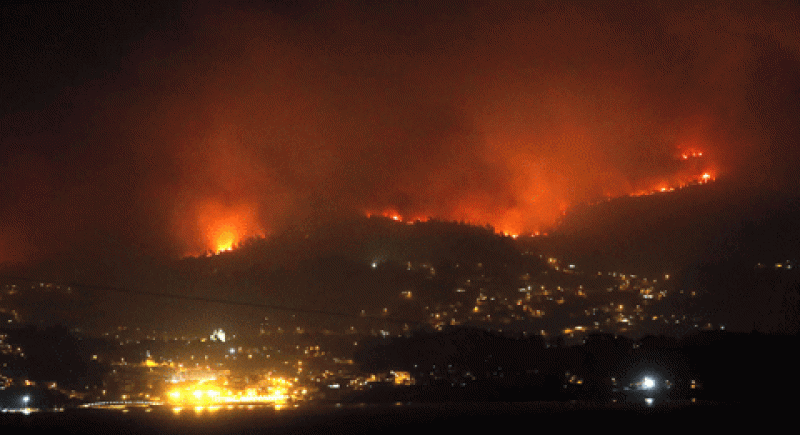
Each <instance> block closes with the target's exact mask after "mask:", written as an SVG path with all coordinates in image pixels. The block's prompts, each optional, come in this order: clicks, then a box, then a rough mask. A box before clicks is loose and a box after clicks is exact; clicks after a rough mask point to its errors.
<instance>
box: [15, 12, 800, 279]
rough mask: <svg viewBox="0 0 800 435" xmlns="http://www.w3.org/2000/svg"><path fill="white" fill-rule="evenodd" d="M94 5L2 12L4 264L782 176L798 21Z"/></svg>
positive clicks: (518, 220)
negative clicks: (356, 220) (354, 218)
mask: <svg viewBox="0 0 800 435" xmlns="http://www.w3.org/2000/svg"><path fill="white" fill-rule="evenodd" d="M115 3H116V2H106V3H104V4H102V5H98V4H94V2H93V3H90V4H85V5H74V4H72V2H65V3H60V4H50V3H39V4H33V5H27V4H23V3H15V4H12V5H4V6H2V7H0V8H1V9H0V16H1V18H2V25H0V32H2V33H1V34H0V58H2V59H3V61H2V63H3V67H2V68H0V100H2V105H0V132H1V135H0V141H2V147H0V150H2V155H0V172H1V173H2V174H1V175H0V214H1V215H2V219H1V220H0V263H3V264H11V265H20V264H22V265H25V264H34V263H37V262H42V261H44V260H46V259H50V258H64V257H69V258H73V257H86V258H99V257H102V256H103V255H104V254H103V253H104V252H105V251H104V250H107V249H109V248H108V247H109V246H125V247H130V249H132V250H137V251H139V252H144V253H147V254H148V255H153V256H163V257H167V258H179V257H181V256H185V255H195V254H199V253H202V252H204V251H206V250H216V249H219V248H222V247H225V245H226V244H227V245H230V244H231V243H236V242H237V241H240V240H241V239H243V238H245V237H248V236H252V235H263V236H269V235H271V234H276V233H279V232H280V231H282V230H284V229H286V228H290V227H292V226H296V225H299V223H303V222H315V221H319V220H324V219H326V218H328V217H336V216H344V215H348V214H359V215H363V214H367V213H380V214H398V215H401V216H403V217H404V219H413V218H416V217H436V218H441V219H448V220H460V221H461V220H463V221H468V222H473V223H478V224H490V225H493V226H494V227H495V228H497V229H498V230H499V231H503V232H509V233H514V234H517V233H532V232H535V231H549V230H552V229H553V227H554V225H555V224H556V222H557V220H558V219H559V217H560V216H561V215H562V212H563V211H565V210H567V209H568V208H569V207H571V206H573V205H575V204H578V203H581V202H586V201H594V200H597V199H602V198H608V197H619V196H624V195H630V194H635V193H637V192H644V191H651V190H656V189H659V188H661V187H664V186H678V185H681V184H685V183H688V182H690V181H692V180H697V179H698V177H700V176H702V174H710V175H711V176H713V178H714V179H715V180H716V182H717V183H724V184H725V186H728V187H726V189H725V190H724V191H725V192H726V193H725V194H726V195H729V196H735V195H741V196H742V198H745V197H757V196H759V195H761V194H762V193H763V192H769V194H770V195H778V196H779V197H780V196H781V195H785V196H786V197H792V196H793V195H796V192H795V187H796V186H797V184H798V182H799V181H800V180H799V178H800V177H798V171H797V170H796V163H797V162H798V161H800V151H798V150H799V149H800V147H798V146H797V140H798V138H799V137H800V122H798V118H799V117H800V32H799V29H800V24H798V23H800V8H798V6H797V4H796V3H794V2H758V3H755V2H697V3H675V2H630V3H628V2H607V1H601V2H533V1H531V2H519V3H515V2H485V3H482V2H467V3H466V4H465V3H463V2H445V3H446V4H445V5H440V3H442V2H338V1H332V2H331V1H324V2H323V1H320V2H301V1H297V2H289V1H287V2H266V3H264V4H263V5H261V6H229V5H226V6H222V5H219V4H215V3H208V2H186V3H181V4H170V5H158V6H152V5H151V6H148V5H139V4H137V5H131V6H114V4H115ZM156 3H161V2H156ZM433 3H435V5H434V4H433ZM687 153H688V154H689V156H688V157H683V156H684V154H687ZM700 153H702V155H700ZM692 154H694V155H692ZM762 211H763V213H765V214H766V215H768V214H770V213H772V210H770V209H767V210H762Z"/></svg>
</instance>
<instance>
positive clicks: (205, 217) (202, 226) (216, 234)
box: [197, 201, 264, 253]
mask: <svg viewBox="0 0 800 435" xmlns="http://www.w3.org/2000/svg"><path fill="white" fill-rule="evenodd" d="M197 213H198V217H197V225H198V230H199V232H200V234H201V236H202V237H203V240H204V243H203V244H204V250H206V251H209V250H210V251H212V252H215V253H220V252H225V251H230V250H233V249H234V248H236V246H237V245H238V244H239V243H241V242H242V241H243V240H244V239H246V238H248V237H254V236H263V235H264V232H263V231H262V230H261V229H260V227H259V225H258V220H257V216H256V212H255V210H254V208H253V207H250V206H248V205H246V204H242V205H237V206H226V205H223V204H221V203H219V202H216V201H206V202H205V203H203V204H201V205H200V206H199V207H198V209H197Z"/></svg>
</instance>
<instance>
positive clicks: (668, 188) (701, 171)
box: [365, 148, 716, 239]
mask: <svg viewBox="0 0 800 435" xmlns="http://www.w3.org/2000/svg"><path fill="white" fill-rule="evenodd" d="M675 158H676V159H677V160H679V161H688V162H686V163H685V164H683V165H682V166H683V167H682V169H680V170H679V171H677V172H676V173H673V174H671V175H669V176H667V177H666V178H665V177H659V178H658V179H653V180H651V181H650V182H649V183H647V184H644V185H640V187H639V188H638V189H636V190H633V191H627V192H626V191H625V190H620V191H616V192H613V193H612V192H610V191H606V192H605V193H604V195H603V197H602V199H599V200H597V201H596V202H600V201H609V200H612V199H614V198H617V197H624V196H631V197H638V196H646V195H654V194H666V193H670V192H676V191H678V190H680V189H684V188H686V187H689V186H693V185H694V186H696V185H702V184H707V183H710V182H712V181H715V180H716V171H715V170H714V169H713V164H712V163H710V162H709V161H708V158H707V157H706V154H705V153H704V152H703V151H700V150H698V149H696V148H691V149H685V150H681V151H679V152H678V154H677V155H676V156H675ZM539 184H544V183H539ZM642 187H644V188H642ZM547 199H553V200H552V201H547ZM542 202H544V203H549V204H548V205H549V206H550V207H549V209H550V210H551V211H553V210H555V211H557V213H558V214H560V215H564V214H566V213H567V211H568V209H569V208H570V207H571V206H573V205H574V204H570V203H569V202H567V201H566V200H564V199H561V198H559V197H558V195H557V192H549V191H548V190H547V189H542V191H541V192H539V191H537V194H536V195H534V196H533V200H532V202H531V203H530V204H526V203H520V204H517V206H516V207H514V208H511V209H505V210H496V211H494V212H492V211H490V210H485V209H483V208H482V207H481V204H474V203H465V204H464V206H463V207H461V208H458V209H457V211H456V212H455V213H454V214H451V215H450V216H448V218H450V219H452V220H454V221H459V222H468V223H471V224H474V225H487V224H488V225H492V226H493V227H494V228H495V231H496V232H497V234H500V235H503V236H506V237H510V238H513V239H517V238H519V237H521V236H522V237H537V236H546V235H547V232H544V231H542V229H541V228H536V227H535V226H534V228H531V226H530V225H529V222H528V221H529V219H528V217H529V216H532V215H533V214H536V213H538V214H536V216H537V217H541V215H542V213H541V210H542V206H544V204H542ZM596 202H595V203H596ZM590 203H591V202H590ZM528 206H529V207H528ZM545 210H547V208H545ZM365 215H366V216H367V217H372V216H382V217H384V218H387V219H391V220H393V221H396V222H400V223H406V224H414V223H416V222H425V221H426V220H427V218H414V219H407V218H405V217H404V216H403V215H402V214H401V213H399V212H398V211H397V210H396V209H394V208H386V209H384V210H383V211H379V212H376V211H366V212H365Z"/></svg>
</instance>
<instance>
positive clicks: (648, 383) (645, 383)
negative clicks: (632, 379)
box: [642, 377, 656, 390]
mask: <svg viewBox="0 0 800 435" xmlns="http://www.w3.org/2000/svg"><path fill="white" fill-rule="evenodd" d="M655 386H656V381H654V380H653V378H647V377H646V378H644V379H642V388H644V389H647V390H649V389H651V388H653V387H655Z"/></svg>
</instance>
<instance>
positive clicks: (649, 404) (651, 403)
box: [644, 397, 653, 406]
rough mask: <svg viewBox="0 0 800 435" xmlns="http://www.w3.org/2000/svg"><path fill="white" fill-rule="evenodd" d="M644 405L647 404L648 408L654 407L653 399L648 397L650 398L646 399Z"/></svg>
mask: <svg viewBox="0 0 800 435" xmlns="http://www.w3.org/2000/svg"><path fill="white" fill-rule="evenodd" d="M644 403H646V404H647V406H652V405H653V398H652V397H648V398H646V399H644Z"/></svg>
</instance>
